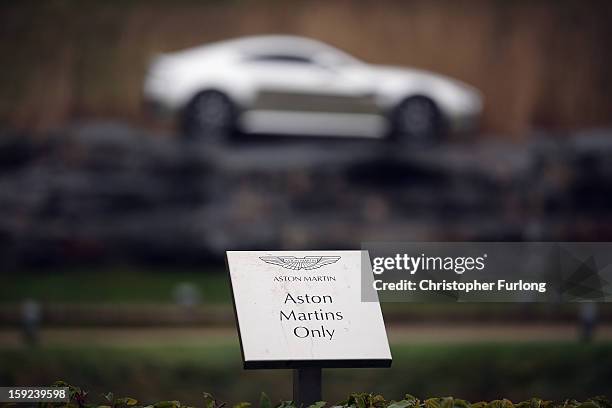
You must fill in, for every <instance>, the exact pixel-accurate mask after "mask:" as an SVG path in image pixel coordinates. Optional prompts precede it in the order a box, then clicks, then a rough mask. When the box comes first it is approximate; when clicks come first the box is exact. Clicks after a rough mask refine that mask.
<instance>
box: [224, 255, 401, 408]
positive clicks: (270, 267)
mask: <svg viewBox="0 0 612 408" xmlns="http://www.w3.org/2000/svg"><path fill="white" fill-rule="evenodd" d="M226 255H227V265H228V270H229V274H230V282H231V286H232V298H233V303H234V311H235V313H236V320H237V326H238V335H239V338H240V349H241V352H242V360H243V366H244V368H245V369H262V368H286V369H293V370H294V372H293V398H294V401H295V402H296V403H297V404H302V405H305V406H308V405H310V404H312V403H314V402H317V401H320V400H321V399H322V394H321V375H322V368H326V367H327V368H343V367H389V366H390V365H391V351H390V349H389V342H388V340H387V333H386V330H385V325H384V322H383V318H382V312H381V310H380V304H379V303H378V301H369V302H366V301H363V300H362V295H364V293H365V294H369V296H368V297H367V298H368V299H372V298H374V299H377V297H376V291H375V290H374V288H373V286H372V284H371V282H372V281H373V275H372V272H371V269H370V261H369V258H368V254H367V252H366V251H227V254H226ZM362 268H366V269H363V271H365V273H363V274H362ZM362 291H365V292H362ZM371 292H374V297H372V293H371ZM364 297H365V296H364Z"/></svg>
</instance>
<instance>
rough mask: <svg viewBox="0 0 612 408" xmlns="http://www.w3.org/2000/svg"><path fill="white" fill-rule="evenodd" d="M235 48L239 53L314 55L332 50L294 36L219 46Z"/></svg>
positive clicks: (263, 37) (250, 39)
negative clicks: (283, 52)
mask: <svg viewBox="0 0 612 408" xmlns="http://www.w3.org/2000/svg"><path fill="white" fill-rule="evenodd" d="M223 43H225V45H228V46H232V47H236V48H237V49H239V50H240V51H243V52H247V53H251V52H268V51H279V52H281V51H287V52H288V51H291V52H293V53H309V54H310V53H315V52H320V51H322V50H323V51H324V50H332V49H333V47H331V46H329V45H327V44H324V43H322V42H320V41H317V40H313V39H310V38H305V37H298V36H294V35H258V36H250V37H242V38H236V39H233V40H228V41H224V42H222V43H219V45H221V44H223Z"/></svg>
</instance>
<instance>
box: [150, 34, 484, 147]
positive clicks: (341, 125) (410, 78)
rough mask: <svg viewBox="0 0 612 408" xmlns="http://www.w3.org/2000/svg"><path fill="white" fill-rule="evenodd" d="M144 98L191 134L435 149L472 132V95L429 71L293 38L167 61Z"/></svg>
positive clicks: (156, 67)
mask: <svg viewBox="0 0 612 408" xmlns="http://www.w3.org/2000/svg"><path fill="white" fill-rule="evenodd" d="M144 96H145V99H146V101H148V102H149V104H152V105H154V106H155V107H157V108H159V110H161V111H165V112H171V113H175V114H179V118H180V123H181V126H182V129H183V131H184V133H185V134H186V135H190V136H197V137H201V138H208V139H215V138H220V137H223V136H226V135H228V134H229V133H232V132H235V131H237V132H240V133H245V134H258V133H259V134H279V135H313V136H347V137H372V138H383V137H387V136H396V137H398V138H401V139H407V140H416V141H427V140H434V139H436V138H438V137H440V136H441V135H443V134H444V133H446V132H449V131H469V130H471V129H473V128H474V127H475V126H476V125H477V123H478V119H479V116H480V113H481V111H482V97H481V95H480V93H479V92H478V91H477V90H476V89H475V88H473V87H471V86H469V85H467V84H465V83H462V82H460V81H458V80H455V79H451V78H447V77H444V76H441V75H437V74H434V73H431V72H426V71H421V70H416V69H408V68H399V67H390V66H381V65H373V64H367V63H365V62H362V61H359V60H358V59H356V58H354V57H352V56H350V55H348V54H346V53H344V52H342V51H340V50H338V49H336V48H334V47H332V46H329V45H327V44H324V43H321V42H319V41H315V40H312V39H307V38H302V37H295V36H276V35H274V36H272V35H270V36H255V37H244V38H239V39H233V40H227V41H222V42H218V43H213V44H210V45H205V46H201V47H196V48H190V49H187V50H184V51H179V52H174V53H169V54H161V55H159V56H157V57H156V58H155V59H154V60H153V61H152V63H151V65H150V66H149V69H148V72H147V75H146V79H145V83H144Z"/></svg>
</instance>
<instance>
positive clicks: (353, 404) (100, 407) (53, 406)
mask: <svg viewBox="0 0 612 408" xmlns="http://www.w3.org/2000/svg"><path fill="white" fill-rule="evenodd" d="M53 386H54V387H67V388H68V394H69V397H70V399H69V401H68V402H45V403H40V404H38V406H39V408H189V407H188V406H187V405H183V404H181V402H180V401H159V402H155V403H152V404H148V405H142V404H140V405H139V403H138V401H137V400H136V399H134V398H131V397H120V398H117V397H116V396H115V395H114V394H113V393H112V392H108V393H106V394H102V395H101V396H100V399H101V402H100V403H95V402H89V401H88V397H89V394H88V393H87V392H86V391H84V390H82V389H81V388H80V387H76V386H73V385H69V384H67V383H66V382H64V381H57V382H56V383H54V384H53ZM203 397H204V400H203V402H204V404H203V408H224V407H226V403H225V402H220V401H218V400H217V399H216V398H215V397H214V396H213V395H212V394H210V393H207V392H205V393H204V394H203ZM15 405H16V404H15V403H6V404H3V405H1V407H9V406H15ZM326 405H327V402H325V401H318V402H315V403H314V404H312V405H310V406H308V407H304V406H298V405H297V404H296V403H295V402H294V401H280V402H279V403H277V404H275V405H273V404H272V402H271V400H270V397H268V395H267V394H266V393H264V392H262V393H261V397H260V399H259V407H258V408H324V407H325V406H326ZM249 407H251V403H250V402H239V403H237V404H235V405H234V406H233V407H232V408H249ZM330 408H612V402H610V400H609V399H608V398H607V397H604V396H598V397H593V398H589V399H587V400H586V401H582V402H580V401H576V400H574V399H571V400H570V399H568V400H565V401H560V402H554V401H547V400H542V399H540V398H532V399H530V400H527V401H522V402H518V403H513V402H512V401H510V400H508V399H499V400H494V401H490V402H486V401H479V402H475V403H471V402H469V401H466V400H462V399H459V398H453V397H441V398H429V399H426V400H423V401H421V400H419V399H418V398H417V397H415V396H413V395H410V394H406V395H405V396H404V398H403V399H401V400H398V401H396V400H386V399H385V397H383V396H382V395H380V394H372V393H364V392H362V393H353V394H350V395H349V396H348V398H347V399H346V400H344V401H342V402H340V403H338V404H336V405H334V406H331V407H330Z"/></svg>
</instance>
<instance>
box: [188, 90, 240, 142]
mask: <svg viewBox="0 0 612 408" xmlns="http://www.w3.org/2000/svg"><path fill="white" fill-rule="evenodd" d="M234 118H235V108H234V105H233V104H232V101H230V99H229V98H228V97H227V96H226V95H224V94H223V93H221V92H218V91H204V92H201V93H199V94H198V95H196V96H195V97H194V98H193V99H192V101H191V102H190V103H189V105H187V107H186V109H185V112H184V115H183V124H182V127H183V133H184V135H185V136H187V137H188V138H190V139H200V140H206V141H209V142H213V141H221V140H222V139H224V138H226V137H227V136H229V135H230V134H231V133H232V132H233V130H234Z"/></svg>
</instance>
